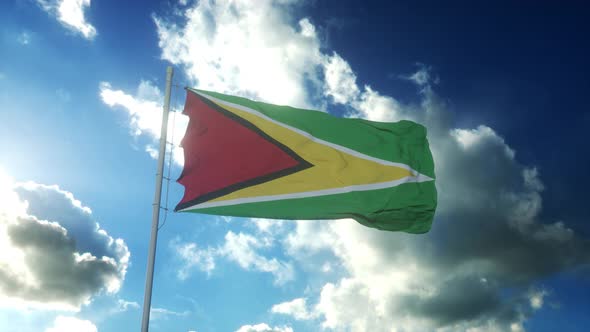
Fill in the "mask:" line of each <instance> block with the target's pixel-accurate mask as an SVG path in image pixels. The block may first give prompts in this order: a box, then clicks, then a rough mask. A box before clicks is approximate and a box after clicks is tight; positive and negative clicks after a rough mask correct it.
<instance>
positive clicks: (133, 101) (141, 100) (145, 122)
mask: <svg viewBox="0 0 590 332" xmlns="http://www.w3.org/2000/svg"><path fill="white" fill-rule="evenodd" d="M99 94H100V98H101V99H102V102H103V103H104V104H106V105H107V106H109V107H111V108H114V109H120V110H123V111H124V112H125V113H126V114H127V115H128V117H129V126H130V128H131V134H132V135H133V136H136V137H137V136H140V135H147V136H148V137H150V138H151V139H152V141H153V142H152V144H150V145H147V146H146V147H145V150H146V152H148V154H149V155H150V156H151V157H152V158H154V159H155V158H157V156H158V148H157V146H158V145H157V144H158V143H157V142H156V141H157V140H159V139H160V130H161V125H162V108H163V106H162V105H163V101H164V97H163V95H162V93H161V91H160V89H159V88H158V87H157V86H155V85H154V84H153V83H151V82H149V81H141V82H140V83H139V86H138V87H137V91H136V93H135V95H130V94H127V93H126V92H123V91H122V90H115V89H113V88H112V87H111V84H110V83H108V82H101V83H100V85H99ZM187 125H188V119H187V117H186V116H184V115H182V114H179V113H177V112H171V113H170V115H169V117H168V141H171V142H172V143H173V144H174V150H173V159H174V161H175V162H176V163H178V164H180V165H182V164H183V160H184V156H183V152H182V150H181V149H180V148H179V146H180V141H181V140H182V136H183V135H184V132H185V130H186V126H187ZM167 150H168V151H169V147H168V149H167Z"/></svg>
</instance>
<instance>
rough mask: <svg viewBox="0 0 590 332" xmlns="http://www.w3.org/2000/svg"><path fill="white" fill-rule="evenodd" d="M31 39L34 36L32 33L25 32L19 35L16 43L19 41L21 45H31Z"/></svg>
mask: <svg viewBox="0 0 590 332" xmlns="http://www.w3.org/2000/svg"><path fill="white" fill-rule="evenodd" d="M31 37H32V36H31V33H30V32H28V31H23V32H21V33H20V34H19V35H18V37H17V38H16V41H18V42H19V44H21V45H29V44H30V43H31Z"/></svg>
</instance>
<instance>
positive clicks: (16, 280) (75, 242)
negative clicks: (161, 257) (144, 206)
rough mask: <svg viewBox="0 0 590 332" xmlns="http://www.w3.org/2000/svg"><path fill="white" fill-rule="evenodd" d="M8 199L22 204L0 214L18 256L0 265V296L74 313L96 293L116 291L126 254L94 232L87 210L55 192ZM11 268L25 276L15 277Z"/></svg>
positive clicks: (29, 187)
mask: <svg viewBox="0 0 590 332" xmlns="http://www.w3.org/2000/svg"><path fill="white" fill-rule="evenodd" d="M5 190H6V189H5ZM13 194H16V195H18V198H19V199H20V200H21V201H26V202H27V209H26V212H25V213H23V212H22V211H21V212H20V213H18V214H17V215H15V214H11V213H0V224H2V225H3V226H5V228H4V229H5V231H6V236H7V238H8V239H9V241H10V247H11V248H12V249H16V250H17V251H20V252H21V253H22V256H21V257H12V258H11V259H10V260H8V261H7V262H3V264H0V295H2V296H4V297H6V298H8V299H15V300H19V301H21V302H24V303H28V304H30V305H35V306H42V307H47V308H62V309H73V310H76V309H78V308H79V307H80V306H81V305H83V304H84V303H86V302H87V301H88V300H89V299H90V298H91V297H92V296H93V295H95V294H97V293H99V292H102V291H106V292H116V291H118V289H119V288H120V285H121V283H122V281H123V279H124V278H125V273H126V269H127V265H128V261H129V251H128V249H127V246H126V245H125V243H124V242H123V241H122V240H120V239H113V238H112V237H111V236H109V235H108V234H107V233H106V232H105V231H104V230H102V229H100V227H99V226H98V224H97V223H96V222H95V221H93V220H92V217H91V211H90V209H88V208H87V207H84V206H82V204H81V203H80V202H79V201H77V200H75V198H74V197H73V195H72V194H71V193H69V192H66V191H63V190H61V189H59V188H58V187H57V186H44V185H39V184H34V183H26V184H21V185H17V186H16V187H15V189H14V192H13ZM0 212H4V211H0ZM11 216H12V217H11ZM17 266H19V267H20V268H21V270H22V267H24V269H25V271H26V275H23V274H22V273H21V274H19V273H15V272H14V271H15V269H16V268H17Z"/></svg>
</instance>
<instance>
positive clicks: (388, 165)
mask: <svg viewBox="0 0 590 332" xmlns="http://www.w3.org/2000/svg"><path fill="white" fill-rule="evenodd" d="M184 114H186V115H188V116H189V124H188V127H187V130H186V133H185V136H184V138H183V141H182V147H183V148H184V158H185V161H184V169H183V171H182V174H181V175H180V178H179V179H178V182H179V183H181V184H182V185H184V187H185V192H184V197H183V198H182V200H181V202H180V203H179V204H178V205H177V206H176V209H175V210H176V211H183V212H197V213H206V214H214V215H226V216H240V217H259V218H274V219H341V218H353V219H355V220H356V221H358V222H359V223H361V224H363V225H365V226H368V227H373V228H377V229H381V230H389V231H405V232H409V233H424V232H427V231H428V230H429V229H430V227H431V224H432V219H433V216H434V212H435V209H436V187H435V183H434V178H435V176H434V163H433V160H432V155H431V153H430V150H429V147H428V141H427V139H426V129H425V128H424V127H423V126H422V125H419V124H416V123H414V122H411V121H405V120H404V121H399V122H395V123H385V122H374V121H367V120H362V119H348V118H338V117H334V116H332V115H330V114H327V113H324V112H319V111H313V110H304V109H297V108H293V107H288V106H277V105H271V104H266V103H262V102H256V101H252V100H248V99H245V98H241V97H235V96H228V95H224V94H220V93H215V92H209V91H203V90H196V89H190V88H187V98H186V104H185V108H184Z"/></svg>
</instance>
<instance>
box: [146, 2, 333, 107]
mask: <svg viewBox="0 0 590 332" xmlns="http://www.w3.org/2000/svg"><path fill="white" fill-rule="evenodd" d="M293 2H294V1H272V0H260V1H256V2H252V1H230V0H221V1H215V2H214V1H199V2H198V3H196V4H195V5H194V6H192V7H191V8H189V9H187V10H186V11H185V12H184V13H183V15H182V17H180V20H181V23H180V24H179V23H178V22H177V21H173V19H168V18H161V17H155V18H154V20H155V22H156V26H157V29H158V37H159V40H160V42H159V43H160V47H161V49H162V58H163V59H165V60H168V61H170V62H172V63H173V64H175V65H179V66H182V67H183V68H184V69H185V70H186V73H187V75H188V77H189V78H190V79H191V81H192V82H191V83H192V84H194V85H196V86H197V87H199V88H202V89H207V90H213V91H218V92H226V93H229V94H237V95H243V96H247V97H253V98H257V99H261V100H264V101H267V102H271V103H278V104H287V105H292V106H302V107H309V106H311V105H313V102H312V100H311V99H310V96H309V95H308V91H307V88H306V85H318V84H320V83H319V82H318V76H319V75H318V72H319V69H320V66H321V64H322V63H323V55H322V54H321V52H320V41H319V38H318V37H317V35H316V32H315V27H314V26H313V25H312V24H311V22H310V21H309V20H308V19H306V18H303V19H301V20H299V21H298V23H297V24H296V25H295V26H292V25H291V24H290V23H288V22H289V21H290V19H291V17H289V16H288V13H287V10H286V9H288V8H289V6H290V5H291V3H293ZM174 19H178V18H174Z"/></svg>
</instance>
